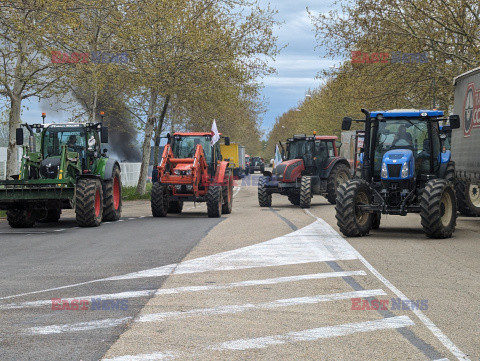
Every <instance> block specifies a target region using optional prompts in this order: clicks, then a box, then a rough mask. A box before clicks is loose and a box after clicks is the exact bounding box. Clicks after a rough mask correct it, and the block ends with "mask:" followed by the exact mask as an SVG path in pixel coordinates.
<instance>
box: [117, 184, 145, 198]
mask: <svg viewBox="0 0 480 361" xmlns="http://www.w3.org/2000/svg"><path fill="white" fill-rule="evenodd" d="M151 191H152V183H147V191H146V192H145V194H138V193H137V187H122V199H123V200H125V201H135V200H138V199H150V193H151Z"/></svg>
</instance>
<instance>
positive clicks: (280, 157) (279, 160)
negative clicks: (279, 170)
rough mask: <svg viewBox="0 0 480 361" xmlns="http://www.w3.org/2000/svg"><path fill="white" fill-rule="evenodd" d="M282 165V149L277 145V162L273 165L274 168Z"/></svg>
mask: <svg viewBox="0 0 480 361" xmlns="http://www.w3.org/2000/svg"><path fill="white" fill-rule="evenodd" d="M280 163H282V154H281V153H280V149H278V144H276V146H275V160H274V163H273V167H276V166H277V165H279V164H280Z"/></svg>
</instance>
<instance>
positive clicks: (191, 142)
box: [172, 136, 220, 163]
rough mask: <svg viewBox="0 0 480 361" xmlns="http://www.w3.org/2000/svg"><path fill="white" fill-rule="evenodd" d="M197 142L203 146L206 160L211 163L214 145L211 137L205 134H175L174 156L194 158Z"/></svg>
mask: <svg viewBox="0 0 480 361" xmlns="http://www.w3.org/2000/svg"><path fill="white" fill-rule="evenodd" d="M197 144H200V145H201V146H202V148H203V153H204V154H205V160H206V161H207V163H210V162H211V161H212V146H211V144H210V138H208V139H207V137H204V136H189V137H182V136H175V138H174V141H173V144H172V152H173V156H174V157H175V158H193V157H194V156H195V150H196V148H197ZM218 153H220V152H218Z"/></svg>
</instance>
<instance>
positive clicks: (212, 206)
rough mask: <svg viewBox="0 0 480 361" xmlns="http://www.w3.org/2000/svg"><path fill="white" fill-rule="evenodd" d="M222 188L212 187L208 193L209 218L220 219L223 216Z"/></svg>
mask: <svg viewBox="0 0 480 361" xmlns="http://www.w3.org/2000/svg"><path fill="white" fill-rule="evenodd" d="M222 205H223V199H222V187H221V186H210V187H209V188H208V193H207V213H208V217H209V218H218V217H220V216H221V215H222Z"/></svg>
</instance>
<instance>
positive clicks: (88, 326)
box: [26, 290, 386, 335]
mask: <svg viewBox="0 0 480 361" xmlns="http://www.w3.org/2000/svg"><path fill="white" fill-rule="evenodd" d="M384 295H386V293H385V292H384V291H383V290H362V291H352V292H343V293H334V294H328V295H316V296H309V297H297V298H286V299H281V300H275V301H273V302H265V303H259V304H252V303H247V304H243V305H227V306H218V307H212V308H197V309H193V310H189V311H173V312H160V313H152V314H146V315H143V316H140V317H138V318H137V319H135V322H142V323H143V322H158V321H163V320H166V319H171V318H186V317H191V316H197V315H200V316H216V315H225V314H235V313H241V312H246V311H250V310H271V309H276V308H281V307H290V306H299V305H312V304H317V303H320V302H329V301H338V300H347V299H351V298H358V297H360V298H363V297H375V296H384ZM130 319H131V317H125V318H119V319H105V320H97V321H90V322H80V323H73V324H65V325H51V326H43V327H32V328H29V329H28V330H27V331H26V333H27V334H41V335H48V334H55V333H64V332H78V331H91V330H94V329H96V328H107V327H114V326H117V325H119V324H121V323H124V322H127V321H128V320H130ZM109 325H110V326H109Z"/></svg>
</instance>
